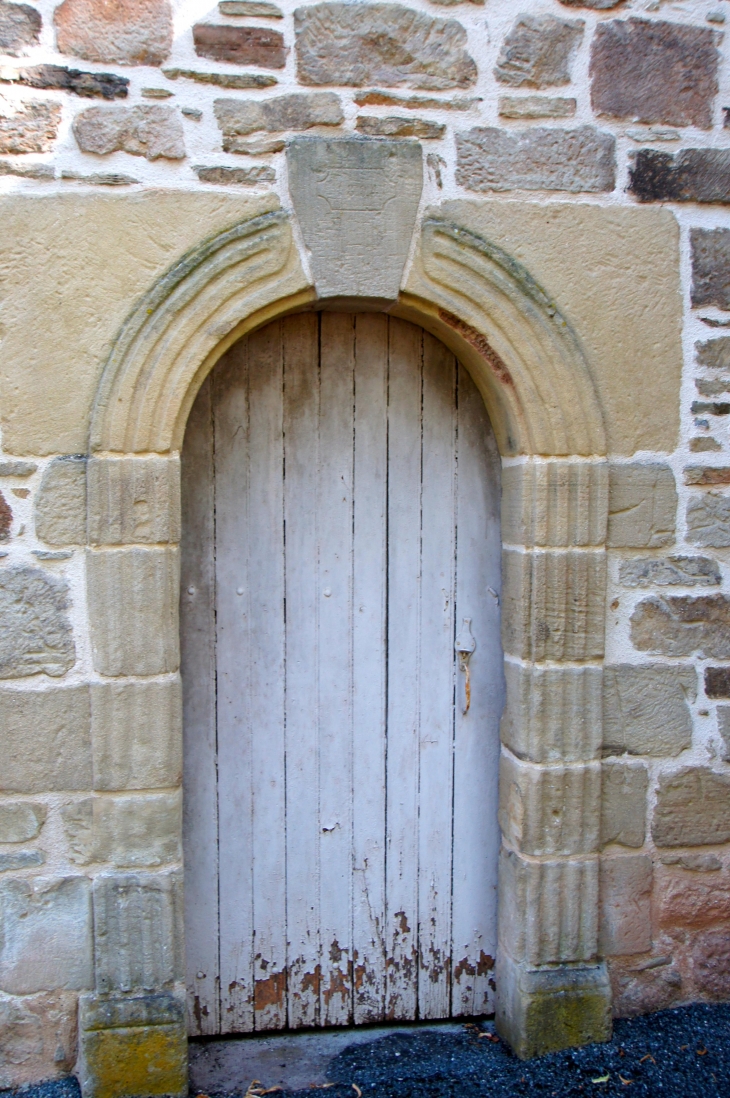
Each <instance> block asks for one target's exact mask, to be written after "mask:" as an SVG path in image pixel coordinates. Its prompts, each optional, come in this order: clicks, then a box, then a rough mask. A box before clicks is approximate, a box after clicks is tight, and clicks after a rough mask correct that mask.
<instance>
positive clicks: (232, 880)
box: [213, 340, 254, 1033]
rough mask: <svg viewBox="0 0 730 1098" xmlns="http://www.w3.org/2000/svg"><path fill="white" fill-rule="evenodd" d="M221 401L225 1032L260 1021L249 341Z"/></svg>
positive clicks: (223, 378)
mask: <svg viewBox="0 0 730 1098" xmlns="http://www.w3.org/2000/svg"><path fill="white" fill-rule="evenodd" d="M213 400H214V403H213V407H214V415H215V476H216V505H217V506H216V633H217V645H216V649H217V663H218V667H217V670H218V676H217V678H218V798H219V841H220V951H221V1032H222V1033H241V1032H248V1031H249V1030H252V1029H253V1024H254V1022H253V985H254V976H253V888H252V885H253V857H254V846H253V834H252V823H253V820H252V817H253V788H252V777H251V769H252V754H251V752H252V743H251V737H252V728H251V722H250V713H249V704H250V700H249V699H250V690H251V657H252V652H251V642H250V636H249V618H250V605H249V594H248V592H249V589H250V586H251V584H250V579H249V573H248V565H249V560H248V548H249V547H248V538H247V536H246V534H247V531H248V530H249V528H250V526H251V522H252V520H253V516H252V515H251V514H250V504H251V500H250V493H249V478H248V464H249V457H250V446H249V425H250V416H249V392H248V340H243V341H242V342H241V343H238V344H236V346H234V347H233V348H231V350H230V351H229V352H228V354H227V355H226V356H225V358H224V360H223V361H222V362H221V363H219V365H218V367H217V369H216V372H215V375H214V388H213ZM239 589H240V590H241V591H242V592H243V595H238V594H237V591H238V590H239Z"/></svg>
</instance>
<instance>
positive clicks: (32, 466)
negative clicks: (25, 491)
mask: <svg viewBox="0 0 730 1098" xmlns="http://www.w3.org/2000/svg"><path fill="white" fill-rule="evenodd" d="M37 468H38V466H37V465H36V463H35V462H34V461H0V477H32V476H33V473H35V471H36V469H37Z"/></svg>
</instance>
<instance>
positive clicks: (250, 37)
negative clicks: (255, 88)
mask: <svg viewBox="0 0 730 1098" xmlns="http://www.w3.org/2000/svg"><path fill="white" fill-rule="evenodd" d="M193 43H194V45H195V52H196V53H197V55H198V57H209V58H210V59H211V61H229V62H232V63H233V64H234V65H258V66H259V67H260V68H262V69H283V68H284V65H285V64H286V55H287V52H288V51H287V49H286V47H285V46H284V35H283V34H282V33H281V31H277V30H272V29H271V28H270V27H232V26H229V25H228V24H226V23H196V24H195V26H194V27H193Z"/></svg>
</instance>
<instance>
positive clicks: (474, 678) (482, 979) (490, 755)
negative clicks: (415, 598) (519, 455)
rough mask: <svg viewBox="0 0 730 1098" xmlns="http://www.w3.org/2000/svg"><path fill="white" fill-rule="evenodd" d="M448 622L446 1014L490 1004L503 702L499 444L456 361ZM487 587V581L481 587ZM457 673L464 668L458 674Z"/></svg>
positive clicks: (483, 1009)
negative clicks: (467, 632)
mask: <svg viewBox="0 0 730 1098" xmlns="http://www.w3.org/2000/svg"><path fill="white" fill-rule="evenodd" d="M458 369H459V450H458V502H457V523H458V525H457V544H458V549H457V555H458V560H457V590H456V627H457V629H458V628H459V627H460V626H461V623H462V619H463V618H465V617H468V618H471V619H472V633H473V635H474V639H475V640H476V650H475V651H474V654H473V655H472V657H471V660H470V665H469V666H470V671H471V684H472V686H471V707H470V709H469V712H468V714H467V715H466V716H464V715H463V713H462V699H463V689H464V685H463V681H461V682H459V683H458V684H457V706H456V729H455V748H456V751H455V787H454V903H453V923H454V930H453V934H454V945H453V949H454V954H453V956H454V975H453V979H454V989H453V1014H454V1015H456V1016H458V1015H478V1014H484V1013H488V1012H490V1011H491V1010H493V1009H494V1007H493V1002H494V998H493V991H492V986H491V985H490V980H492V978H493V972H492V965H493V959H494V956H495V950H496V945H497V941H496V937H497V856H498V853H499V827H498V824H497V779H498V767H499V719H500V716H501V713H502V706H503V704H504V677H503V670H502V648H501V644H500V621H499V618H500V613H499V602H498V596H499V592H500V590H501V567H500V565H501V540H500V539H501V535H500V518H499V511H500V490H499V473H500V468H499V454H498V451H497V446H496V443H495V440H494V434H493V432H492V428H491V424H490V423H489V419H488V417H487V412H486V408H485V407H484V402H483V401H482V398H481V395H480V394H479V392H478V390H477V388H476V386H475V385H474V382H473V381H472V379H471V377H470V376H469V374H468V373H467V371H466V370H465V369H464V367H463V366H459V368H458ZM489 588H491V589H492V592H493V594H492V593H490V591H489ZM459 678H460V679H462V680H463V675H461V674H460V675H459Z"/></svg>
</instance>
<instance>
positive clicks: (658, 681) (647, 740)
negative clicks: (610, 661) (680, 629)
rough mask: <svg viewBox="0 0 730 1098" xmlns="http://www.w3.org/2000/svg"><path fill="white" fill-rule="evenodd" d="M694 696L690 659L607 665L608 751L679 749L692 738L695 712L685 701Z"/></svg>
mask: <svg viewBox="0 0 730 1098" xmlns="http://www.w3.org/2000/svg"><path fill="white" fill-rule="evenodd" d="M696 697H697V672H696V671H695V669H694V667H692V666H691V665H684V666H677V665H676V664H672V665H671V666H668V665H666V664H661V663H660V664H649V665H641V664H639V665H635V664H616V665H613V666H606V667H604V669H603V752H604V754H605V755H620V754H623V753H624V752H628V753H629V754H630V755H656V756H673V755H678V754H680V752H682V751H684V750H686V749H687V748H688V747H690V745H691V743H692V714H691V712H690V709H689V706H688V704H687V703H688V701H694V700H695V698H696Z"/></svg>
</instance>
